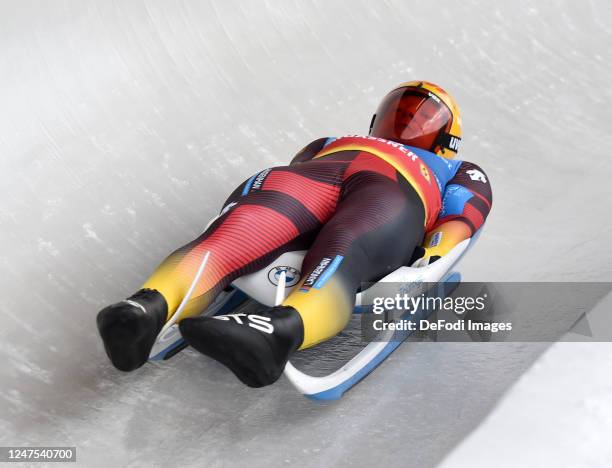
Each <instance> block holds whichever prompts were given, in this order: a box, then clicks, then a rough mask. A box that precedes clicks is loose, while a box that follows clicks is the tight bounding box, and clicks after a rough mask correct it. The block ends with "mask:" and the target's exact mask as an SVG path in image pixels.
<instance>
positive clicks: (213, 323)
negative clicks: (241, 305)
mask: <svg viewBox="0 0 612 468" xmlns="http://www.w3.org/2000/svg"><path fill="white" fill-rule="evenodd" d="M179 328H180V330H181V333H182V335H183V338H185V340H186V341H187V342H188V343H189V344H190V345H191V346H193V347H194V348H195V349H197V350H198V351H199V352H201V353H202V354H205V355H207V356H209V357H211V358H213V359H215V360H217V361H219V362H220V363H221V364H224V365H225V366H227V367H228V368H229V369H230V370H231V371H232V372H233V373H234V374H236V377H238V378H239V379H240V380H241V381H242V382H243V383H245V384H246V385H248V386H249V387H264V386H266V385H270V384H272V383H274V382H276V381H277V380H278V378H279V377H280V376H281V374H282V372H283V369H284V368H285V364H287V361H288V359H289V357H290V356H291V354H292V353H293V352H294V351H295V350H296V349H297V348H298V347H299V346H300V345H301V344H302V341H303V340H304V325H303V323H302V318H301V317H300V315H299V314H298V312H297V311H296V310H295V309H294V308H293V307H283V306H280V307H273V308H272V309H269V310H267V311H266V312H262V313H259V314H248V315H247V314H230V315H221V316H217V317H199V318H186V319H184V320H182V321H181V323H180V324H179Z"/></svg>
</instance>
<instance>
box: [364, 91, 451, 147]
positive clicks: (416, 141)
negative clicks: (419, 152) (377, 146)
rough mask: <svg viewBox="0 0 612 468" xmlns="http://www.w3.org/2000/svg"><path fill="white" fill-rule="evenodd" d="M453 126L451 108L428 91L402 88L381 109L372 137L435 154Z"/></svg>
mask: <svg viewBox="0 0 612 468" xmlns="http://www.w3.org/2000/svg"><path fill="white" fill-rule="evenodd" d="M451 123H452V114H451V112H450V110H449V109H448V107H446V105H445V104H444V103H443V102H442V101H441V100H439V99H437V98H436V97H432V95H431V94H430V93H429V92H428V91H427V90H425V89H423V90H420V89H415V88H399V89H396V90H394V91H391V92H390V93H389V94H388V95H387V96H386V97H385V99H384V100H383V102H382V103H381V104H380V106H379V107H378V109H377V111H376V119H375V120H374V125H373V127H372V130H371V132H370V135H372V136H376V137H379V138H384V139H386V140H393V141H397V142H399V143H403V144H406V145H409V146H416V147H417V148H422V149H425V150H429V151H433V150H434V146H437V144H438V141H439V140H438V136H439V135H440V132H441V131H444V130H448V129H450V125H451Z"/></svg>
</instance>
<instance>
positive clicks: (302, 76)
mask: <svg viewBox="0 0 612 468" xmlns="http://www.w3.org/2000/svg"><path fill="white" fill-rule="evenodd" d="M611 24H612V7H611V5H610V2H608V1H607V0H600V1H589V2H587V1H585V2H572V1H569V0H566V1H556V2H537V3H535V2H527V1H520V2H485V1H473V0H472V1H463V2H454V1H450V0H447V1H442V2H416V1H414V2H412V1H411V2H406V1H399V0H398V1H391V0H388V1H384V2H372V1H365V0H361V1H350V2H349V1H345V2H341V1H334V2H324V1H309V2H307V1H280V0H275V1H268V2H247V1H219V0H217V1H213V0H211V1H202V2H191V1H188V2H179V1H162V0H158V1H148V2H142V1H130V2H107V1H98V2H95V1H77V0H72V1H67V0H66V1H61V0H60V1H56V2H35V1H30V0H24V1H19V2H2V3H0V109H1V112H0V177H1V186H2V201H1V203H0V243H1V245H2V246H3V251H2V254H1V255H0V273H1V275H0V276H1V278H2V281H1V282H0V294H1V297H2V301H1V303H0V318H1V326H0V358H1V359H2V366H0V382H1V390H2V391H1V392H0V445H28V444H31V445H76V446H77V447H78V458H79V462H80V463H82V464H83V465H87V466H115V465H116V466H125V465H129V466H168V465H175V466H187V465H195V464H198V465H199V466H237V465H244V464H247V463H248V464H249V465H250V466H254V467H256V466H283V465H294V466H295V465H297V466H312V467H320V466H334V465H342V466H363V465H366V466H371V465H373V464H376V465H378V466H390V467H391V466H402V467H407V466H418V467H428V466H434V465H436V464H437V463H439V462H440V461H441V460H442V459H443V458H444V457H446V456H447V455H449V453H450V452H451V451H452V450H453V448H454V447H455V446H457V445H459V444H461V442H462V441H463V440H464V439H465V438H466V436H467V435H468V434H470V433H471V432H472V431H473V430H474V429H475V428H477V427H478V426H479V425H480V424H481V423H482V422H483V420H485V418H486V421H485V422H484V423H483V425H482V426H481V428H480V429H479V430H477V431H476V432H475V433H474V434H473V436H470V437H468V438H467V440H466V443H465V445H459V448H458V449H457V451H456V452H454V453H452V454H451V455H450V456H449V458H447V460H446V463H447V466H462V465H466V463H468V461H470V460H471V461H472V462H474V458H477V456H478V454H479V453H480V452H483V451H482V446H483V445H486V446H487V449H488V450H487V451H484V452H486V453H485V455H483V458H482V459H481V460H480V461H481V462H482V466H493V465H494V464H495V463H497V461H498V458H499V457H502V456H503V457H504V460H505V463H506V464H507V466H521V465H522V466H529V465H530V464H531V465H532V466H545V465H546V463H542V460H549V461H550V460H551V459H550V458H548V459H544V458H541V459H540V458H537V457H536V458H534V459H530V458H529V456H528V455H529V450H533V451H534V453H540V454H541V455H542V454H544V455H548V456H549V457H551V456H552V455H551V454H554V453H557V455H558V456H560V457H563V456H564V455H565V456H566V459H567V460H570V461H572V462H575V463H573V465H574V466H606V463H605V461H606V460H607V461H608V463H607V466H609V465H610V463H609V461H610V452H609V448H605V447H606V442H607V441H606V439H605V437H604V434H608V435H609V434H610V433H612V419H611V417H610V407H611V406H610V400H609V398H610V397H609V395H610V393H611V392H610V378H609V375H610V372H609V369H610V366H611V365H612V354H611V351H610V346H608V345H589V344H578V345H577V344H564V345H562V346H560V345H555V346H554V347H552V348H551V349H550V350H549V351H548V352H547V353H546V354H545V355H544V357H543V359H542V360H541V361H540V362H539V363H538V364H537V366H536V367H533V368H531V369H530V370H529V371H528V372H527V373H525V372H526V371H527V369H529V368H530V366H531V365H532V364H533V362H534V361H535V360H536V359H538V357H539V356H540V355H541V354H542V353H543V352H544V351H545V350H546V348H548V346H547V345H546V344H516V343H515V344H496V345H484V346H479V345H477V344H444V345H442V344H414V343H413V344H407V345H406V346H402V347H401V348H400V349H399V350H398V351H397V352H396V353H395V354H394V355H393V356H392V358H390V359H389V361H388V362H386V363H384V365H383V366H382V367H381V368H380V369H379V370H378V371H377V372H376V373H375V374H373V375H372V376H371V377H369V378H368V379H367V380H366V381H365V382H364V383H363V384H361V385H360V386H359V387H358V388H356V389H355V390H354V391H352V392H351V393H349V394H348V395H347V396H346V398H345V399H344V400H342V401H340V402H337V403H333V404H325V405H316V404H313V403H311V402H309V401H307V400H305V399H303V398H302V397H300V396H299V395H296V394H295V392H294V391H293V390H292V389H291V388H290V386H289V384H288V383H287V382H286V381H285V380H281V381H280V382H279V383H278V384H276V385H274V386H273V387H269V388H265V389H261V390H251V389H248V388H245V387H243V386H242V385H241V384H240V383H239V382H238V381H237V380H236V379H235V378H234V377H233V376H232V375H231V374H230V373H229V372H228V371H226V370H225V369H224V368H222V367H221V366H220V365H217V364H216V363H214V362H211V361H210V360H206V359H204V358H203V357H201V356H199V355H196V354H195V353H193V352H190V351H187V352H184V353H182V354H181V355H179V356H178V357H177V358H176V359H175V360H173V361H171V362H167V363H162V364H154V365H148V366H145V367H144V368H142V369H141V370H139V371H137V372H135V373H132V374H129V375H125V374H121V373H119V372H118V371H116V370H115V369H113V368H112V367H111V366H110V364H109V363H108V362H107V360H106V358H105V356H104V352H103V349H102V345H101V343H100V341H99V339H98V337H97V334H96V331H95V327H94V317H95V314H96V312H97V310H99V309H100V308H102V307H103V306H104V305H106V304H108V303H111V302H115V301H117V300H119V299H122V298H124V297H126V296H127V295H129V294H131V293H132V292H133V291H135V290H136V289H138V288H139V286H140V285H141V283H142V281H143V280H144V279H145V278H146V276H147V275H148V274H149V273H150V272H151V271H152V269H153V268H154V267H155V266H156V265H157V263H158V262H159V261H160V260H161V259H162V258H163V257H164V256H165V255H166V254H167V253H169V252H170V251H171V250H173V249H174V248H176V247H177V246H180V245H182V244H184V243H186V242H187V241H189V240H191V239H192V238H194V237H195V236H197V235H198V234H199V233H200V232H201V230H202V229H203V227H204V226H205V225H206V222H207V221H208V219H209V218H210V217H211V216H213V214H215V213H216V211H217V210H218V209H219V207H220V203H221V202H222V201H223V199H224V197H225V196H226V195H227V194H228V193H229V192H230V191H231V190H232V189H233V188H234V187H235V186H236V185H237V184H238V183H240V182H241V181H242V180H244V179H245V178H247V177H249V176H250V175H252V174H253V173H254V172H256V171H257V170H260V169H262V168H264V167H267V166H271V165H277V164H281V163H286V162H287V161H288V160H289V159H290V158H291V156H292V155H293V154H294V153H295V152H296V151H297V150H299V149H300V148H301V147H302V146H304V145H305V144H306V143H308V142H309V141H311V140H313V139H315V138H318V137H320V136H327V135H342V134H346V133H365V132H366V131H367V126H368V124H369V122H370V117H371V114H372V113H373V111H374V109H375V107H376V105H377V103H378V101H379V100H380V98H381V97H382V96H383V95H384V94H385V93H386V92H387V91H388V90H389V88H390V87H392V86H394V85H396V84H398V83H400V82H402V81H406V80H410V79H428V80H431V81H435V82H438V83H440V84H441V85H443V86H445V87H447V88H448V89H449V90H450V91H451V92H453V93H454V94H455V95H456V97H457V99H458V100H459V102H460V103H461V106H462V109H463V114H464V127H465V138H464V142H463V147H462V150H461V155H462V157H464V158H465V159H468V160H472V161H475V162H477V163H479V164H481V165H482V166H483V168H484V169H485V170H486V171H487V173H488V175H489V177H490V179H491V181H492V185H493V189H494V197H495V206H494V211H493V213H492V215H491V217H490V220H489V222H488V225H487V228H486V233H485V234H484V235H483V236H482V237H481V239H480V241H479V244H478V245H477V247H476V248H475V249H474V250H473V251H472V252H471V254H470V256H469V257H468V258H467V259H466V260H465V262H464V269H463V272H464V274H465V277H466V278H467V279H471V280H491V281H493V280H499V281H512V280H521V281H531V280H563V281H570V280H579V281H589V280H594V279H597V280H607V281H610V280H612V252H611V249H610V245H609V242H610V239H612V222H611V221H610V215H609V214H610V212H611V202H610V199H611V196H612V189H611V188H610V182H609V181H610V177H611V176H612V158H610V156H609V151H610V150H609V147H610V145H609V140H610V128H611V124H612V115H611V113H612V106H611V105H610V103H611V98H612V87H611V86H610V83H611V80H612V65H611V64H612V53H611V51H610V44H611V42H612V26H610V25H611ZM608 310H609V308H608ZM521 376H522V377H521ZM519 379H520V380H519ZM517 380H518V384H517V385H516V387H515V389H514V390H512V391H510V392H509V393H507V392H508V391H509V389H510V388H511V386H512V385H513V384H514V383H515V382H517ZM504 395H506V397H505V398H503V397H504ZM534 395H536V396H537V397H536V396H534ZM502 398H503V400H502ZM500 400H502V403H501V405H500V406H499V407H498V408H497V409H496V410H495V411H494V412H493V413H492V414H491V416H490V417H488V418H487V415H489V413H490V412H491V410H492V409H493V408H494V407H495V406H496V404H497V403H498V402H499V401H500ZM538 411H541V412H542V413H541V414H542V415H543V417H542V418H541V419H538V418H537V417H536V416H534V415H535V414H538ZM547 424H549V425H550V426H547ZM547 427H548V430H546V428H547ZM575 440H581V441H582V443H581V444H571V443H570V441H575ZM537 441H542V442H543V443H542V444H537ZM538 448H539V452H538ZM486 454H488V455H486ZM544 455H542V456H544ZM487 456H488V457H489V458H486V457H487ZM513 457H514V458H513ZM606 457H607V458H606ZM534 460H535V462H534ZM561 460H563V458H561ZM602 460H603V462H602ZM487 462H488V463H487ZM530 462H534V463H530ZM550 466H559V463H551V464H550Z"/></svg>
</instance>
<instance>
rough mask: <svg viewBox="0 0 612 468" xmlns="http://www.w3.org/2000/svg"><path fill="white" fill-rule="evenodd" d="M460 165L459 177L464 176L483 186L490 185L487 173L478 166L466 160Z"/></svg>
mask: <svg viewBox="0 0 612 468" xmlns="http://www.w3.org/2000/svg"><path fill="white" fill-rule="evenodd" d="M459 163H460V164H459V167H458V168H457V176H463V177H465V178H469V179H470V180H473V181H478V182H481V183H483V184H490V182H489V176H487V173H486V172H485V171H484V169H483V168H482V167H480V166H479V165H478V164H476V163H473V162H470V161H464V160H460V161H459Z"/></svg>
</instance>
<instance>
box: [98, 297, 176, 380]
mask: <svg viewBox="0 0 612 468" xmlns="http://www.w3.org/2000/svg"><path fill="white" fill-rule="evenodd" d="M167 314H168V305H167V303H166V300H165V299H164V296H162V295H161V294H160V293H159V292H158V291H155V290H154V289H141V290H140V291H138V292H137V293H136V294H134V295H133V296H131V297H129V298H128V299H126V300H125V301H121V302H118V303H117V304H113V305H110V306H108V307H106V308H104V309H102V310H101V311H100V312H99V313H98V317H97V324H98V330H99V331H100V336H101V337H102V341H104V349H105V350H106V354H107V355H108V357H109V358H110V360H111V362H112V363H113V365H114V366H115V367H116V368H117V369H119V370H122V371H126V372H127V371H132V370H134V369H138V368H139V367H140V366H142V365H143V364H144V363H145V362H147V360H148V359H149V353H150V352H151V348H152V347H153V344H154V343H155V339H156V338H157V335H158V334H159V332H160V331H161V329H162V327H163V326H164V323H165V322H166V317H167Z"/></svg>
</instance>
